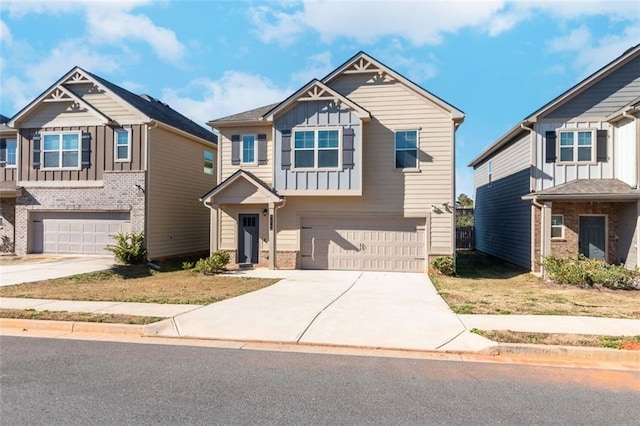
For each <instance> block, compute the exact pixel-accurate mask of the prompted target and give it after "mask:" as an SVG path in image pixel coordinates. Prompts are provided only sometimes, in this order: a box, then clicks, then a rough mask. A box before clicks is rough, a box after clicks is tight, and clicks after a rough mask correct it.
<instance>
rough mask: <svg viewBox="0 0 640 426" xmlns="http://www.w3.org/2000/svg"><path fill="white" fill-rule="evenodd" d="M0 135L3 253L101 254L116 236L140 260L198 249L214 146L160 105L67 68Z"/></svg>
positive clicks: (203, 245) (204, 233) (204, 230)
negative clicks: (133, 241)
mask: <svg viewBox="0 0 640 426" xmlns="http://www.w3.org/2000/svg"><path fill="white" fill-rule="evenodd" d="M0 132H1V133H0V134H1V135H2V140H1V141H0V142H1V145H0V148H1V149H0V191H1V192H0V194H1V195H2V204H1V206H0V207H1V208H2V216H1V217H0V220H1V221H2V228H3V229H2V238H3V246H2V247H6V250H5V251H15V254H17V255H24V254H28V253H56V254H103V255H104V254H108V252H106V251H105V247H106V246H107V245H109V244H111V243H113V240H112V238H111V236H112V235H113V234H116V233H118V232H125V231H132V232H136V233H137V232H144V234H145V240H146V245H147V249H148V256H149V258H150V259H154V258H155V259H157V258H163V257H170V256H176V255H180V254H187V253H196V252H206V251H207V250H208V247H209V238H208V235H209V215H208V213H207V211H206V210H205V209H203V208H202V204H201V203H200V202H199V196H200V195H201V194H202V193H203V192H204V191H206V190H207V189H209V188H211V186H212V185H215V183H216V173H215V169H214V164H215V159H214V155H215V153H216V150H217V138H216V136H215V135H214V134H213V133H212V132H210V131H209V130H207V129H205V128H203V127H201V126H199V125H197V124H196V123H194V122H193V121H191V120H189V119H188V118H186V117H184V116H183V115H181V114H180V113H178V112H177V111H175V110H174V109H172V108H170V107H169V106H168V105H166V104H164V103H162V102H160V101H159V100H157V99H155V98H152V97H151V96H148V95H136V94H134V93H131V92H129V91H128V90H125V89H123V88H122V87H119V86H117V85H115V84H113V83H111V82H109V81H107V80H104V79H103V78H101V77H99V76H97V75H94V74H92V73H90V72H88V71H86V70H83V69H81V68H79V67H75V68H73V69H72V70H70V71H69V72H68V73H66V74H65V75H64V76H62V77H61V78H60V79H59V80H58V81H57V82H55V83H54V84H53V85H52V86H51V87H49V88H48V89H47V90H45V91H44V92H43V93H42V94H41V95H40V96H38V97H37V98H36V99H34V100H33V101H32V102H31V103H30V104H29V105H27V106H26V107H25V108H23V109H22V110H21V111H20V112H18V113H17V114H16V115H15V116H14V117H13V118H11V120H9V121H8V123H7V125H4V124H3V126H2V128H0Z"/></svg>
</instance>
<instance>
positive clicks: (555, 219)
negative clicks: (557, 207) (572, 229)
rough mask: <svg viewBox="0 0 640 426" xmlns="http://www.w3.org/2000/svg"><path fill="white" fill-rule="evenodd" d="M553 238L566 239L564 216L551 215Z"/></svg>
mask: <svg viewBox="0 0 640 426" xmlns="http://www.w3.org/2000/svg"><path fill="white" fill-rule="evenodd" d="M551 238H564V216H563V215H561V214H552V215H551Z"/></svg>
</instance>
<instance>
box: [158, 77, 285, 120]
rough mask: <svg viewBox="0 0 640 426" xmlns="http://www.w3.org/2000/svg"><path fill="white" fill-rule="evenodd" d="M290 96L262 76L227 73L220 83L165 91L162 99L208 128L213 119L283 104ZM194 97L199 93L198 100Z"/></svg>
mask: <svg viewBox="0 0 640 426" xmlns="http://www.w3.org/2000/svg"><path fill="white" fill-rule="evenodd" d="M290 92H291V91H290V90H288V89H282V88H279V87H277V86H276V85H275V84H274V83H273V82H272V81H270V80H269V79H267V78H264V77H262V76H259V75H253V74H248V73H243V72H238V71H227V72H225V73H224V74H223V75H222V77H221V78H219V79H218V80H210V79H207V78H202V79H198V80H195V81H193V82H191V83H190V84H189V85H188V86H187V87H185V88H182V89H177V90H175V89H165V90H163V92H162V97H161V99H162V101H163V102H166V103H168V104H169V105H171V108H173V109H175V110H177V111H180V112H181V113H182V114H183V115H185V116H187V117H189V118H191V119H192V120H193V121H195V122H197V123H200V124H203V125H204V123H206V122H207V121H209V120H212V119H216V118H220V117H224V116H227V115H231V114H235V113H239V112H242V111H246V110H250V109H254V108H258V107H261V106H264V105H268V104H271V103H275V102H279V101H282V100H283V99H285V98H286V97H287V96H288V95H289V94H290ZM190 93H198V97H191V96H190V95H189V94H190Z"/></svg>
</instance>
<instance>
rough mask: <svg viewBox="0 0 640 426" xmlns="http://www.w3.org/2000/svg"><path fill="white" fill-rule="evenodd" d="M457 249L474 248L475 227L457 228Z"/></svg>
mask: <svg viewBox="0 0 640 426" xmlns="http://www.w3.org/2000/svg"><path fill="white" fill-rule="evenodd" d="M456 248H458V249H467V250H472V249H473V248H474V232H473V226H461V227H458V228H456Z"/></svg>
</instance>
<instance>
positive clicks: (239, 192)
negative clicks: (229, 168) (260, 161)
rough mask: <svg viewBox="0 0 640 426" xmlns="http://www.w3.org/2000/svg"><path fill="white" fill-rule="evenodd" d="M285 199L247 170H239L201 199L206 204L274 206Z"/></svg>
mask: <svg viewBox="0 0 640 426" xmlns="http://www.w3.org/2000/svg"><path fill="white" fill-rule="evenodd" d="M283 199H284V198H283V197H282V196H281V195H279V194H278V193H277V192H276V191H275V190H274V189H271V188H270V187H269V186H268V185H267V184H266V183H264V182H263V181H262V180H260V179H259V178H257V177H256V176H254V175H253V174H252V173H250V172H247V171H246V170H242V169H240V170H238V171H236V172H235V173H234V174H232V175H231V176H229V177H228V178H227V179H225V180H224V181H222V182H221V183H220V184H219V185H217V186H216V187H215V188H213V189H212V190H211V191H209V192H208V193H206V194H205V195H203V196H202V197H201V198H200V201H202V202H203V203H205V204H208V205H213V204H218V205H220V204H273V203H280V202H282V201H283Z"/></svg>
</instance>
